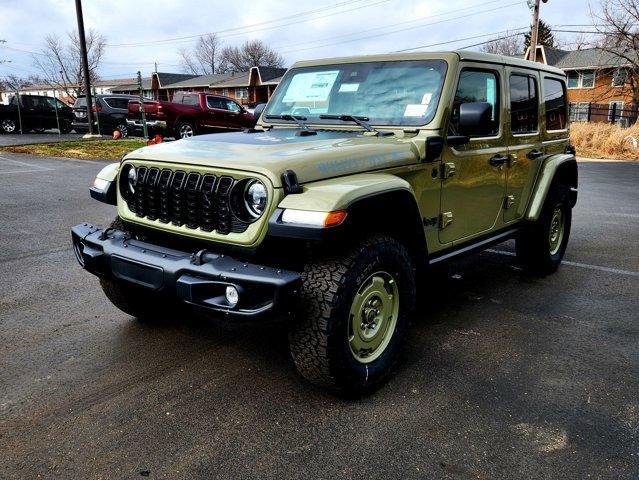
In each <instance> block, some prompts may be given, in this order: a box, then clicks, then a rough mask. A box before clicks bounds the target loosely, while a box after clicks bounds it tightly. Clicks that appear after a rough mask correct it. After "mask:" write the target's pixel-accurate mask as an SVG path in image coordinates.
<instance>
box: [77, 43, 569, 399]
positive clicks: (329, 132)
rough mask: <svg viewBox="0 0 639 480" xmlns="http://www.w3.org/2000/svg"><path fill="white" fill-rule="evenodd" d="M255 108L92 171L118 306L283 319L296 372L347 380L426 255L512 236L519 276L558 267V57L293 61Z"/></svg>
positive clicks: (358, 376) (381, 338)
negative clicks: (216, 127)
mask: <svg viewBox="0 0 639 480" xmlns="http://www.w3.org/2000/svg"><path fill="white" fill-rule="evenodd" d="M257 110H258V111H257V112H256V118H259V120H258V122H257V125H256V127H255V128H253V129H250V130H246V131H244V132H236V133H223V134H213V135H206V136H199V137H193V138H189V139H186V140H180V141H176V142H170V143H163V144H160V145H154V146H148V147H144V148H141V149H139V150H136V151H134V152H132V153H130V154H128V155H126V156H125V157H124V158H123V159H122V160H121V161H120V162H119V163H116V164H113V165H109V166H107V167H105V168H104V169H103V170H102V171H101V172H100V173H99V174H98V176H97V178H96V179H95V182H94V184H93V186H92V187H91V190H90V192H91V196H92V197H93V198H96V199H98V200H101V201H103V202H106V203H110V204H113V205H116V206H117V217H116V219H115V221H114V222H113V223H112V224H111V226H110V227H109V228H104V229H101V228H99V227H97V226H94V225H91V224H88V223H83V224H80V225H77V226H75V227H74V228H73V229H72V236H73V245H74V250H75V253H76V255H77V259H78V261H79V262H80V264H81V265H82V267H84V268H85V269H86V270H88V271H89V272H91V273H93V274H95V275H97V276H99V277H100V283H101V285H102V288H103V290H104V292H105V294H106V295H107V297H108V298H109V299H110V300H111V301H112V302H113V304H114V305H116V306H117V307H118V308H120V309H121V310H123V311H124V312H126V313H128V314H130V315H133V316H135V317H138V318H142V319H146V320H151V321H152V320H154V319H159V318H161V317H163V316H166V315H169V314H170V315H176V311H177V315H179V314H180V313H179V310H178V309H181V311H182V312H187V309H186V307H187V305H188V306H191V307H196V308H199V309H201V310H203V311H210V312H218V313H219V314H222V315H223V316H225V317H226V318H228V321H237V320H238V319H246V318H251V319H257V318H260V317H263V315H264V314H268V316H270V317H273V315H274V314H275V313H278V314H279V315H278V317H279V316H281V314H284V315H287V316H288V317H290V318H289V324H290V334H289V341H290V352H291V355H292V358H293V361H294V362H295V365H296V367H297V369H298V370H299V371H300V373H301V374H302V375H303V376H304V377H306V378H307V379H308V380H310V381H312V382H314V383H317V384H320V385H323V386H326V387H328V388H330V389H333V390H336V391H342V392H348V393H357V392H363V391H366V390H369V389H370V388H372V387H374V386H376V385H379V384H380V383H381V382H382V381H383V380H384V378H385V377H386V375H387V374H388V372H389V370H390V368H391V366H392V364H393V360H394V359H395V358H396V356H397V353H398V351H399V349H400V348H401V346H402V341H403V340H404V338H405V336H406V333H407V330H408V326H409V323H410V318H411V312H412V309H413V306H414V304H415V297H416V295H417V293H416V281H415V278H416V272H418V271H420V269H426V268H428V266H429V265H433V264H436V263H439V262H444V261H446V260H448V259H451V258H454V257H456V256H458V255H461V254H465V253H468V252H471V251H474V250H479V249H485V248H488V247H489V246H491V245H494V244H497V243H500V242H503V241H505V240H507V239H515V240H516V246H517V256H518V258H519V260H520V261H521V262H522V263H523V265H525V266H526V267H527V268H528V269H529V270H530V271H534V272H536V273H539V274H542V275H543V274H548V273H550V272H553V271H554V270H556V269H557V267H558V265H559V264H560V263H561V260H562V257H563V256H564V252H565V250H566V244H567V242H568V236H569V233H570V223H571V210H572V207H574V205H575V203H576V201H577V164H576V162H575V152H574V148H573V147H572V146H571V145H570V142H569V126H568V105H567V101H566V85H565V77H564V74H563V72H562V71H560V70H557V69H555V68H551V67H547V66H545V65H541V64H539V63H532V62H528V61H524V60H519V59H516V58H508V57H501V56H495V55H489V54H480V53H474V52H466V51H457V52H446V53H417V54H399V55H378V56H367V57H354V58H340V59H328V60H318V61H308V62H300V63H297V64H295V65H294V66H293V67H292V68H291V69H290V70H289V71H288V72H287V73H286V75H285V76H284V78H283V79H282V81H281V83H280V85H279V86H278V87H277V89H276V91H275V93H274V94H273V97H272V98H271V100H270V101H269V103H268V105H266V106H263V105H261V106H260V108H258V109H257ZM184 314H186V313H184Z"/></svg>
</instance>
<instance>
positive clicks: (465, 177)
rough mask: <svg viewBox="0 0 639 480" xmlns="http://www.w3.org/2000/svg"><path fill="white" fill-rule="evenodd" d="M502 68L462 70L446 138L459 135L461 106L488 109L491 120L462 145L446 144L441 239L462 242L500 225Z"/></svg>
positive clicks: (503, 164)
mask: <svg viewBox="0 0 639 480" xmlns="http://www.w3.org/2000/svg"><path fill="white" fill-rule="evenodd" d="M503 92H504V88H503V68H502V67H501V66H497V65H495V67H494V68H490V69H488V68H487V69H479V68H474V67H470V66H464V65H462V66H461V70H460V73H459V79H458V83H457V90H456V93H455V98H454V100H453V105H452V113H451V120H450V125H449V130H448V135H460V134H463V133H464V132H462V131H461V129H460V126H459V110H460V105H461V104H462V103H468V102H485V103H489V104H491V106H492V118H491V121H490V122H488V123H486V125H485V126H484V127H483V128H482V130H480V131H476V132H474V133H473V135H472V136H471V139H470V141H469V142H468V143H466V144H464V145H461V146H456V147H452V146H446V147H444V153H443V157H442V160H443V162H444V164H443V169H442V189H441V206H440V209H441V212H440V225H439V227H440V230H439V240H440V242H441V243H450V242H456V241H463V240H465V239H466V238H467V237H471V236H475V235H479V234H481V233H484V232H488V231H490V230H491V229H493V228H495V227H496V225H498V223H499V225H501V223H500V222H501V211H502V206H503V203H504V191H505V185H506V171H505V169H506V160H507V156H508V148H507V146H506V142H505V141H504V136H505V132H504V129H503V128H502V125H503V118H502V116H503V108H502V107H503V104H504V98H505V95H504V93H503Z"/></svg>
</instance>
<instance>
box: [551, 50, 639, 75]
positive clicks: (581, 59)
mask: <svg viewBox="0 0 639 480" xmlns="http://www.w3.org/2000/svg"><path fill="white" fill-rule="evenodd" d="M543 51H544V54H545V57H546V62H547V63H548V65H552V66H554V67H557V68H561V69H562V70H577V69H583V68H604V67H620V66H622V65H627V64H628V63H629V62H628V61H627V60H625V59H624V58H622V57H620V56H619V55H616V54H614V53H611V52H608V51H606V50H602V49H601V48H584V49H581V50H560V49H556V48H549V47H545V46H544V47H543ZM624 55H626V56H630V55H635V56H636V55H637V52H633V53H625V54H624Z"/></svg>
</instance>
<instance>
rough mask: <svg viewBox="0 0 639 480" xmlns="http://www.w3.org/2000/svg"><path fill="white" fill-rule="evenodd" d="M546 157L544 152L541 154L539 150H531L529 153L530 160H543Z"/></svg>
mask: <svg viewBox="0 0 639 480" xmlns="http://www.w3.org/2000/svg"><path fill="white" fill-rule="evenodd" d="M543 156H544V152H541V151H539V150H537V149H534V150H531V151H530V152H528V155H527V157H528V159H530V160H537V159H538V158H541V157H543Z"/></svg>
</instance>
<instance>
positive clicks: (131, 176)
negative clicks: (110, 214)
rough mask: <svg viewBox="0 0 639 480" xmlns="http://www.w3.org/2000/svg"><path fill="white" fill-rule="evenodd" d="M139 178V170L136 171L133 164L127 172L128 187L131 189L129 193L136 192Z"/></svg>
mask: <svg viewBox="0 0 639 480" xmlns="http://www.w3.org/2000/svg"><path fill="white" fill-rule="evenodd" d="M137 180H138V172H136V171H135V167H134V166H133V165H131V166H130V167H129V172H128V173H127V176H126V184H127V189H128V190H129V193H130V194H131V195H133V194H134V193H135V184H136V183H137Z"/></svg>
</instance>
